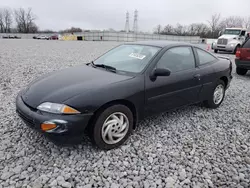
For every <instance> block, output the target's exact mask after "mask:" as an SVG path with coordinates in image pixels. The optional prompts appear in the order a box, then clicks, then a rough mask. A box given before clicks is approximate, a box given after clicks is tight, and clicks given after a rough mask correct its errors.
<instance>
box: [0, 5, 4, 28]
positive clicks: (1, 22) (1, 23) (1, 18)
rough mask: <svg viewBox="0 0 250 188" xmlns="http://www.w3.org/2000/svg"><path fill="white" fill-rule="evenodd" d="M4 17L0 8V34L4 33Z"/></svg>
mask: <svg viewBox="0 0 250 188" xmlns="http://www.w3.org/2000/svg"><path fill="white" fill-rule="evenodd" d="M3 22H4V16H3V9H1V8H0V33H3V31H4V24H3Z"/></svg>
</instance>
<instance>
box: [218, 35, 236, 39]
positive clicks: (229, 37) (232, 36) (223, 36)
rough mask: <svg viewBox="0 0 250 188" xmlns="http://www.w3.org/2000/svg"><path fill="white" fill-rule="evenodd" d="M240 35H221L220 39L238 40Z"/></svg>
mask: <svg viewBox="0 0 250 188" xmlns="http://www.w3.org/2000/svg"><path fill="white" fill-rule="evenodd" d="M238 37H239V36H238V35H221V36H220V37H219V39H233V38H238Z"/></svg>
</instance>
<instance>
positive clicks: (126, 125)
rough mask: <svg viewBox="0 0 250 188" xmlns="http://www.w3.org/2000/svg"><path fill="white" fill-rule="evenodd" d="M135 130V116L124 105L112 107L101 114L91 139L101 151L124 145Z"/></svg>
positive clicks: (94, 126) (93, 128) (95, 123)
mask: <svg viewBox="0 0 250 188" xmlns="http://www.w3.org/2000/svg"><path fill="white" fill-rule="evenodd" d="M132 130H133V114H132V112H131V111H130V109H129V108H128V107H126V106H124V105H114V106H111V107H109V108H107V109H105V110H104V111H102V112H101V113H99V115H98V117H97V119H96V121H95V122H94V124H93V127H92V131H91V137H92V141H93V142H94V144H96V145H97V147H99V148H100V149H105V150H109V149H113V148H116V147H118V146H120V145H122V144H123V143H124V142H125V141H126V140H127V138H128V137H129V135H130V133H131V132H132Z"/></svg>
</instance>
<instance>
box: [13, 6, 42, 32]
mask: <svg viewBox="0 0 250 188" xmlns="http://www.w3.org/2000/svg"><path fill="white" fill-rule="evenodd" d="M35 19H36V16H35V15H34V14H33V13H32V9H31V8H28V9H27V10H25V9H23V8H20V9H17V10H15V20H16V23H17V30H18V32H20V33H33V32H36V31H37V30H38V28H37V26H36V24H35V23H34V21H35Z"/></svg>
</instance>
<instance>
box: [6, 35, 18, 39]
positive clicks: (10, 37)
mask: <svg viewBox="0 0 250 188" xmlns="http://www.w3.org/2000/svg"><path fill="white" fill-rule="evenodd" d="M2 38H3V39H21V37H18V36H16V35H8V36H6V35H5V36H2Z"/></svg>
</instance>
